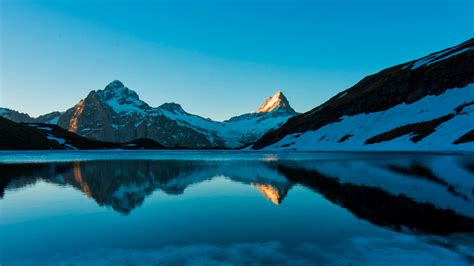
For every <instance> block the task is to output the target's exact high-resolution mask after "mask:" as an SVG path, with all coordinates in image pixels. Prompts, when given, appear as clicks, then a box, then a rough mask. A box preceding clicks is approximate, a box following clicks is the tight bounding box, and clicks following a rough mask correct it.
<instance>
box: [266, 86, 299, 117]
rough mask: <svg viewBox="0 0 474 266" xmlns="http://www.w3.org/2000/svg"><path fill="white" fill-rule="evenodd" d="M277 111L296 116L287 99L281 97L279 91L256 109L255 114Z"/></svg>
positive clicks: (281, 94) (283, 96)
mask: <svg viewBox="0 0 474 266" xmlns="http://www.w3.org/2000/svg"><path fill="white" fill-rule="evenodd" d="M277 109H281V110H285V111H286V112H288V113H292V114H296V112H295V110H293V108H291V106H290V103H289V102H288V99H286V97H285V95H283V93H282V92H281V91H277V92H276V93H275V94H274V95H273V96H272V97H270V98H268V99H266V100H265V102H264V103H263V104H262V105H261V106H260V108H258V111H257V113H268V112H272V111H275V110H277Z"/></svg>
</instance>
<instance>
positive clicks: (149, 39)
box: [0, 0, 474, 120]
mask: <svg viewBox="0 0 474 266" xmlns="http://www.w3.org/2000/svg"><path fill="white" fill-rule="evenodd" d="M0 5H1V11H0V12H1V13H0V15H1V16H0V23H1V35H0V51H1V54H0V55H1V64H0V67H1V69H0V71H1V80H0V85H1V90H0V106H3V107H8V108H13V109H16V110H19V111H22V112H27V113H29V114H31V115H35V116H36V115H40V114H43V113H47V112H49V111H54V110H59V111H64V110H66V109H67V108H69V107H72V106H73V105H74V104H76V103H77V102H78V100H80V99H82V98H84V97H85V96H86V95H87V93H88V92H89V91H90V90H93V89H102V88H103V87H105V86H106V85H107V84H108V83H109V82H110V81H112V80H114V79H119V80H121V81H123V82H124V83H125V85H127V86H128V87H129V88H131V89H133V90H135V91H136V92H137V93H138V94H139V95H140V97H141V98H142V99H143V100H145V101H146V102H148V103H149V104H150V105H152V106H158V105H160V104H162V103H164V102H177V103H180V104H181V105H182V106H183V108H184V109H185V110H187V111H188V112H191V113H196V114H199V115H202V116H204V117H211V118H213V119H217V120H223V119H226V118H229V117H230V116H233V115H237V114H241V113H245V112H251V111H254V110H256V109H257V108H258V106H259V105H260V104H261V103H262V102H263V101H264V99H265V98H267V97H269V96H271V95H272V94H273V93H274V92H275V91H276V90H282V91H283V92H284V94H285V95H286V96H287V97H288V98H289V101H290V103H291V105H292V106H293V107H294V108H295V109H296V110H297V111H300V112H303V111H308V110H310V109H311V108H313V107H316V106H317V105H319V104H321V103H322V102H324V101H325V100H327V99H328V98H330V97H331V96H333V95H334V94H336V93H337V92H339V91H342V90H344V89H346V88H348V87H350V86H351V85H353V84H354V83H356V82H357V81H358V80H360V79H361V78H363V77H364V76H366V75H368V74H373V73H375V72H378V71H380V70H382V69H383V68H385V67H389V66H392V65H395V64H398V63H403V62H405V61H409V60H412V59H416V58H418V57H421V56H424V55H426V54H428V53H431V52H434V51H437V50H441V49H444V48H447V47H449V46H453V45H456V44H458V43H461V42H463V41H465V40H467V39H468V38H470V37H472V36H473V35H474V34H473V33H474V6H473V5H474V4H473V2H472V1H471V0H468V1H467V0H449V1H447V0H446V1H438V0H430V1H428V0H412V1H408V0H399V1H392V0H383V1H382V0H378V1H375V0H371V1H366V0H361V1H349V0H332V1H330V0H325V1H318V0H314V1H278V0H276V1H250V0H241V1H229V0H221V1H217V0H214V1H197V0H196V1H191V0H187V1H120V0H119V1H107V0H101V1H91V0H82V1H80V0H79V1H66V0H63V1H38V0H36V1H28V0H2V1H1V2H0Z"/></svg>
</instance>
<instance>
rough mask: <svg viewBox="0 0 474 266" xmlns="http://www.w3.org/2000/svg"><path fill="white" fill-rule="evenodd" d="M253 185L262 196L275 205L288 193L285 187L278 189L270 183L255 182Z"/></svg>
mask: <svg viewBox="0 0 474 266" xmlns="http://www.w3.org/2000/svg"><path fill="white" fill-rule="evenodd" d="M253 185H254V186H255V187H256V188H257V189H258V190H259V191H260V192H261V193H262V194H263V196H265V198H267V199H268V200H269V201H271V202H273V204H275V205H280V203H281V202H282V201H283V199H284V198H285V197H286V194H288V189H287V188H283V189H278V188H276V187H273V186H272V185H266V184H257V183H253Z"/></svg>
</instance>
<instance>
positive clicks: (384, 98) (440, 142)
mask: <svg viewBox="0 0 474 266" xmlns="http://www.w3.org/2000/svg"><path fill="white" fill-rule="evenodd" d="M473 141H474V39H471V40H469V41H467V42H464V43H462V44H460V45H457V46H454V47H452V48H448V49H445V50H443V51H440V52H436V53H433V54H430V55H428V56H425V57H423V58H420V59H418V60H414V61H411V62H408V63H404V64H401V65H397V66H394V67H390V68H387V69H385V70H382V71H381V72H379V73H377V74H374V75H371V76H368V77H366V78H364V79H362V80H361V81H360V82H359V83H357V84H356V85H354V86H353V87H351V88H349V89H347V90H345V91H343V92H341V93H339V94H337V95H336V96H334V97H333V98H331V99H330V100H329V101H327V102H325V103H324V104H322V105H320V106H318V107H316V108H314V109H312V110H311V111H309V112H306V113H303V114H300V115H298V116H295V117H293V118H291V119H289V120H288V121H287V122H286V123H285V124H284V125H283V126H282V127H281V128H279V129H278V130H275V131H272V132H269V133H267V134H265V135H264V136H263V137H262V138H261V139H260V140H259V141H258V142H256V143H255V145H253V148H254V149H262V148H265V149H269V150H420V149H421V150H453V149H454V150H458V149H459V150H474V143H473Z"/></svg>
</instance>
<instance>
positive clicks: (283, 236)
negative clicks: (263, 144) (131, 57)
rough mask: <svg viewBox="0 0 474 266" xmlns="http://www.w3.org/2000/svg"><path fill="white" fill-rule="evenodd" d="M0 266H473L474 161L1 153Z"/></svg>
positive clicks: (413, 157)
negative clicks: (256, 265)
mask: <svg viewBox="0 0 474 266" xmlns="http://www.w3.org/2000/svg"><path fill="white" fill-rule="evenodd" d="M0 162H1V163H0V169H1V170H0V173H1V180H0V238H1V244H0V245H1V246H0V248H1V250H0V252H1V254H0V264H1V265H2V266H3V265H29V264H31V265H54V264H60V265H71V264H72V265H75V264H108V265H120V264H125V265H134V264H139V265H155V264H159V263H162V264H165V265H167V264H170V265H182V264H187V265H209V264H217V265H220V264H224V265H233V264H236V265H241V264H269V265H274V264H278V265H284V264H291V265H308V264H323V265H347V264H350V263H352V264H355V265H359V264H363V265H365V264H369V265H382V264H384V265H387V264H403V263H405V264H413V265H423V264H428V265H433V264H434V265H456V264H459V265H472V263H473V262H474V156H473V155H472V154H465V155H446V154H445V155H436V154H402V153H385V154H384V153H352V154H351V153H291V152H290V153H262V152H217V151H209V152H188V151H174V152H167V151H154V152H152V151H106V152H84V151H81V152H2V153H0Z"/></svg>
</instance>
